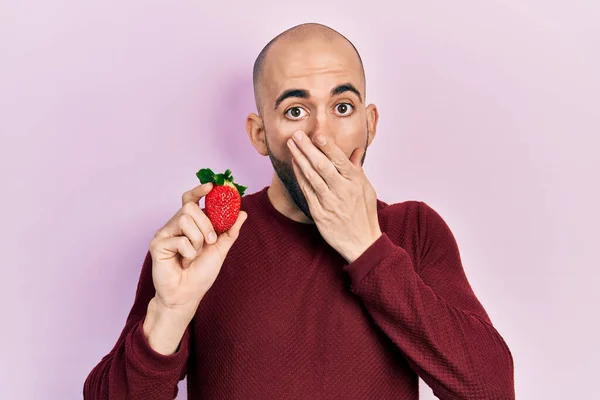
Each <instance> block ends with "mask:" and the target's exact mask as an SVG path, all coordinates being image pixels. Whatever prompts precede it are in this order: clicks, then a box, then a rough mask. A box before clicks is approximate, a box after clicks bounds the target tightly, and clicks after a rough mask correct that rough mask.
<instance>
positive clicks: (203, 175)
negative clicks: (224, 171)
mask: <svg viewBox="0 0 600 400" xmlns="http://www.w3.org/2000/svg"><path fill="white" fill-rule="evenodd" d="M196 176H197V177H198V179H200V183H202V184H205V183H209V182H214V176H215V173H214V172H212V171H211V170H210V169H209V168H203V169H201V170H200V171H198V172H196Z"/></svg>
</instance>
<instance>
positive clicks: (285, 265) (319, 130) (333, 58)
mask: <svg viewBox="0 0 600 400" xmlns="http://www.w3.org/2000/svg"><path fill="white" fill-rule="evenodd" d="M254 92H255V97H256V107H257V113H252V114H250V115H249V116H248V118H247V121H246V131H247V132H248V137H249V139H250V141H251V142H252V145H253V146H254V148H255V149H256V150H257V151H258V152H259V153H260V154H262V155H264V156H268V157H269V158H270V160H271V162H272V164H273V169H274V175H273V180H272V183H271V185H270V186H268V187H265V188H264V189H262V190H261V191H259V192H257V193H254V194H250V195H246V196H244V197H243V199H242V212H240V216H239V218H238V220H237V221H236V223H235V225H234V226H233V228H231V230H230V231H229V232H226V233H223V234H221V235H220V236H218V237H217V236H216V235H215V233H214V231H213V227H212V225H211V224H210V221H209V220H208V218H207V217H206V215H205V214H204V213H203V211H202V210H201V208H200V206H199V201H200V200H201V198H202V197H204V196H205V195H206V194H207V193H208V192H209V191H210V190H211V188H212V186H211V184H206V185H201V186H198V187H195V188H193V189H191V190H190V191H189V192H186V193H184V195H183V198H182V207H181V209H180V210H179V211H177V213H175V215H174V217H173V218H171V219H170V220H169V221H168V222H167V223H166V224H165V226H163V227H162V228H161V229H159V230H158V231H157V232H156V234H155V237H154V239H153V240H152V242H151V243H150V249H149V251H148V253H147V254H146V258H145V260H144V263H143V266H142V271H141V276H140V281H139V283H138V288H137V292H136V297H135V301H134V304H133V307H132V308H131V311H130V313H129V316H128V318H127V321H126V324H125V327H124V329H123V331H122V333H121V335H120V337H119V339H118V340H117V343H116V344H115V346H114V348H113V349H112V351H111V352H110V353H109V354H108V355H106V356H105V357H104V358H103V359H102V361H101V362H100V363H99V364H98V365H97V366H96V367H95V368H94V369H93V370H92V372H91V373H90V374H89V376H88V378H87V380H86V382H85V385H84V397H85V398H87V399H146V400H147V399H173V398H174V397H175V396H176V395H177V384H178V382H179V381H180V380H181V379H183V378H184V377H185V376H187V392H188V398H189V399H203V400H206V399H311V400H314V399H408V400H410V399H418V397H419V386H418V378H419V377H421V378H422V379H423V380H424V381H425V382H426V383H427V384H428V385H429V386H430V387H431V388H432V389H433V392H434V393H435V394H436V396H437V397H438V398H440V399H473V400H474V399H482V400H483V399H486V400H491V399H514V397H515V395H514V383H513V359H512V355H511V352H510V350H509V348H508V347H507V345H506V343H505V342H504V340H503V339H502V337H501V336H500V334H499V333H498V332H497V330H496V329H495V328H494V326H493V325H492V322H491V321H490V319H489V317H488V315H487V313H486V311H485V310H484V308H483V306H482V305H481V304H480V302H479V301H478V299H477V297H476V296H475V294H474V292H473V290H472V289H471V286H470V284H469V282H468V280H467V278H466V276H465V272H464V269H463V267H462V263H461V259H460V255H459V251H458V246H457V244H456V242H455V239H454V237H453V235H452V233H451V231H450V229H449V227H448V226H447V224H446V223H445V222H444V220H443V219H442V218H441V216H440V215H439V214H438V213H437V212H436V211H435V210H433V209H432V208H431V207H429V206H428V205H427V204H425V203H424V202H419V201H405V202H402V203H397V204H391V205H389V204H386V203H384V202H383V201H380V200H378V199H377V196H376V193H375V190H374V188H373V186H372V185H371V183H370V182H369V180H368V178H367V176H366V175H365V173H364V171H363V170H362V164H363V162H364V161H365V156H366V152H367V148H368V147H369V146H370V144H371V143H372V141H373V139H374V138H375V133H376V128H377V121H378V111H377V108H376V107H375V106H374V105H372V104H371V105H368V106H367V105H366V84H365V74H364V70H363V66H362V61H361V58H360V56H359V54H358V52H357V51H356V49H355V47H354V46H353V45H352V44H351V43H350V42H349V41H348V40H347V39H346V38H345V37H343V36H342V35H340V34H339V33H337V32H336V31H334V30H332V29H331V28H328V27H325V26H323V25H318V24H304V25H300V26H297V27H294V28H291V29H289V30H287V31H285V32H283V33H282V34H280V35H279V36H277V37H276V38H275V39H273V40H272V41H271V42H270V43H269V44H268V45H267V46H266V47H265V48H264V49H263V51H262V52H261V53H260V54H259V56H258V58H257V60H256V63H255V67H254ZM186 261H187V262H186ZM217 277H218V279H217Z"/></svg>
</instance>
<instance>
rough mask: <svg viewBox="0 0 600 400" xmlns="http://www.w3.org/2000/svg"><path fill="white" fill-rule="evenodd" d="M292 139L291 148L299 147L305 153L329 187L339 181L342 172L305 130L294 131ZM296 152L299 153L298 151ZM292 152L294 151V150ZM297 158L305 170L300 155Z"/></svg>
mask: <svg viewBox="0 0 600 400" xmlns="http://www.w3.org/2000/svg"><path fill="white" fill-rule="evenodd" d="M290 140H291V142H289V144H290V149H292V150H294V149H295V148H298V149H299V150H300V151H299V152H300V153H302V154H303V155H304V157H305V158H306V159H307V160H308V162H309V163H310V165H311V166H312V168H313V169H314V170H315V171H316V172H317V173H318V174H319V176H320V177H321V179H323V181H324V182H327V184H328V185H329V187H332V186H333V185H335V184H336V181H339V179H340V173H339V172H338V170H337V169H336V168H335V166H334V165H333V164H332V162H331V160H329V158H328V157H327V156H326V155H325V154H323V152H322V151H321V150H320V149H319V148H318V147H316V146H315V145H314V144H313V142H312V141H311V140H310V138H309V137H308V136H306V135H305V134H304V132H302V131H296V132H294V134H293V135H292V139H290ZM296 152H297V153H298V151H296ZM292 153H294V152H293V151H292ZM296 158H297V160H298V161H299V163H298V165H300V167H301V168H302V170H303V171H305V169H304V168H303V167H304V166H303V164H302V162H300V157H299V156H298V157H296ZM305 172H306V171H305ZM307 177H308V175H307ZM309 180H311V182H312V179H310V178H309Z"/></svg>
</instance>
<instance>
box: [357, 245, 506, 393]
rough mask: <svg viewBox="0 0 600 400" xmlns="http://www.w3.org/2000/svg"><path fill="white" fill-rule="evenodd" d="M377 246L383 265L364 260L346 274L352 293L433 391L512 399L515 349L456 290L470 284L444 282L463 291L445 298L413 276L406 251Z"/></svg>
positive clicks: (468, 298) (464, 293)
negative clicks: (510, 348)
mask: <svg viewBox="0 0 600 400" xmlns="http://www.w3.org/2000/svg"><path fill="white" fill-rule="evenodd" d="M375 246H378V248H374V249H371V250H375V251H376V253H377V256H378V257H381V259H379V260H377V259H376V258H377V257H374V258H372V259H371V261H372V263H371V261H369V260H366V259H365V258H362V259H359V260H358V262H357V263H355V264H352V265H350V266H349V268H347V269H348V272H349V273H350V276H351V278H352V282H353V285H352V291H353V292H354V293H356V294H357V295H358V296H359V297H360V299H361V301H362V302H363V304H364V305H365V308H366V310H367V311H368V313H369V314H370V315H371V317H372V318H373V319H374V321H375V322H376V323H377V325H378V326H379V327H380V328H381V330H382V331H383V332H385V334H386V336H388V337H389V338H390V339H391V340H392V342H393V343H394V344H395V345H396V346H397V347H398V348H399V349H400V350H401V351H402V353H403V354H404V355H405V356H406V359H407V360H408V362H409V363H410V365H411V367H412V368H413V369H414V370H415V371H416V372H417V374H418V375H419V376H420V377H421V378H422V379H423V380H424V381H425V382H426V383H427V384H428V385H429V386H430V387H431V388H432V389H433V391H434V393H435V394H436V395H437V396H438V397H439V398H441V399H454V398H470V399H483V398H485V399H512V398H514V392H513V390H514V383H513V365H512V362H513V361H512V356H511V354H510V351H509V350H508V347H507V346H506V344H505V343H504V341H503V339H502V338H501V336H500V335H499V334H498V332H497V331H496V330H495V329H494V328H493V326H492V325H491V323H490V322H489V321H488V320H487V316H486V315H485V312H483V308H482V307H480V305H479V304H478V302H477V300H476V298H475V297H474V296H472V295H471V292H470V291H468V290H467V289H466V287H461V286H458V285H460V284H462V285H464V284H465V282H460V281H454V282H452V281H450V278H449V279H448V280H445V281H444V279H443V278H442V279H440V278H439V277H438V278H437V279H438V281H439V282H441V281H444V283H443V284H445V286H449V287H452V290H454V291H455V292H456V293H457V296H456V297H451V296H447V298H444V296H443V295H440V293H442V291H441V290H440V293H438V292H437V291H436V290H435V289H434V288H433V287H432V286H429V285H428V284H427V283H425V282H424V280H423V279H422V278H421V277H420V276H419V275H418V274H417V273H416V272H415V269H414V266H413V265H412V261H411V259H410V257H409V255H408V253H406V252H405V251H404V250H403V249H401V248H399V247H397V246H394V245H392V244H391V242H389V240H387V238H383V239H382V240H380V241H378V242H377V243H376V244H375ZM367 257H368V258H370V257H369V254H367ZM369 264H370V265H369ZM432 271H433V270H432ZM441 271H442V269H440V270H439V271H436V272H437V275H438V276H440V277H443V275H442V272H441ZM458 275H459V272H458V271H453V276H458ZM434 287H435V285H434ZM435 288H436V289H437V287H435ZM446 290H449V289H446ZM479 309H481V310H482V312H478V311H477V310H479Z"/></svg>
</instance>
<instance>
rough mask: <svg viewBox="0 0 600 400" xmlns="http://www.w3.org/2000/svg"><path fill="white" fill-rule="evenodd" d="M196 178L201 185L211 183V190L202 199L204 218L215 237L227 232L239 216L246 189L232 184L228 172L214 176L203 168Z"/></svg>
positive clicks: (231, 177) (229, 172)
mask: <svg viewBox="0 0 600 400" xmlns="http://www.w3.org/2000/svg"><path fill="white" fill-rule="evenodd" d="M196 176H197V177H198V179H200V183H202V184H204V183H209V182H212V183H213V188H212V190H211V191H210V192H209V193H208V194H207V195H206V198H205V199H204V200H205V210H206V216H207V217H208V219H210V222H211V223H212V225H213V227H214V228H215V232H216V233H217V235H220V234H221V233H223V232H227V231H228V230H229V229H231V227H232V226H233V224H234V223H235V221H236V220H237V217H238V215H239V214H240V206H241V204H242V196H243V195H244V191H245V190H246V189H247V187H246V186H240V185H238V184H236V183H234V182H233V176H231V171H230V170H227V171H225V173H224V174H217V175H215V173H214V172H212V171H211V170H210V169H208V168H204V169H201V170H200V171H198V172H197V173H196Z"/></svg>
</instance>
